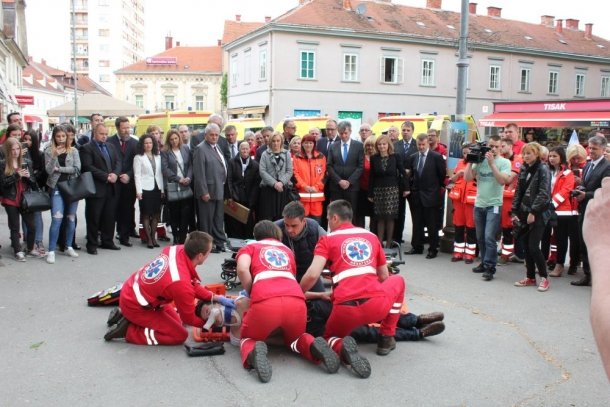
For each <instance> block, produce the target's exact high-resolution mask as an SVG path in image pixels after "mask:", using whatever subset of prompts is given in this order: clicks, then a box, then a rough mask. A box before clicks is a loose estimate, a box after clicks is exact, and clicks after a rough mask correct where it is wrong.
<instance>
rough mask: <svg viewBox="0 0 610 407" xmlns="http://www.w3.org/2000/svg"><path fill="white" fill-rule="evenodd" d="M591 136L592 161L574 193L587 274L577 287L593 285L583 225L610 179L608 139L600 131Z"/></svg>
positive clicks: (590, 152)
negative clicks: (606, 153) (604, 182)
mask: <svg viewBox="0 0 610 407" xmlns="http://www.w3.org/2000/svg"><path fill="white" fill-rule="evenodd" d="M589 136H590V137H589V156H590V157H591V161H589V163H588V164H587V165H586V167H585V168H584V170H583V177H582V184H581V185H580V186H579V187H578V188H577V189H575V190H574V191H572V196H573V197H574V198H576V200H577V201H578V202H579V211H580V215H579V218H578V225H579V228H578V230H579V233H580V241H581V245H580V247H581V258H582V269H583V272H584V273H585V276H584V277H583V278H581V279H580V280H576V281H572V282H571V284H572V285H575V286H588V285H591V268H590V266H589V255H588V252H587V246H586V245H585V243H584V241H583V235H582V225H583V221H584V218H585V212H586V210H587V205H588V203H589V201H590V200H591V199H592V198H593V195H594V194H595V191H596V190H597V189H599V188H601V186H602V180H603V179H604V178H605V177H610V162H608V160H606V159H605V158H604V150H605V149H606V146H607V145H608V141H607V140H606V137H605V136H604V134H603V133H601V132H598V131H593V132H591V133H590V134H589Z"/></svg>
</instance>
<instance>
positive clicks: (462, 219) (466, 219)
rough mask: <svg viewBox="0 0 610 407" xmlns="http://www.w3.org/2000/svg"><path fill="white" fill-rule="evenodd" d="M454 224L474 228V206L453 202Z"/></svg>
mask: <svg viewBox="0 0 610 407" xmlns="http://www.w3.org/2000/svg"><path fill="white" fill-rule="evenodd" d="M453 224H454V225H455V226H466V227H468V228H474V205H473V204H467V203H464V202H460V201H458V200H454V201H453Z"/></svg>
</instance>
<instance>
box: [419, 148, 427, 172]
mask: <svg viewBox="0 0 610 407" xmlns="http://www.w3.org/2000/svg"><path fill="white" fill-rule="evenodd" d="M425 159H426V156H425V155H424V153H419V162H418V163H417V173H418V174H419V176H421V172H422V170H423V169H424V160H425Z"/></svg>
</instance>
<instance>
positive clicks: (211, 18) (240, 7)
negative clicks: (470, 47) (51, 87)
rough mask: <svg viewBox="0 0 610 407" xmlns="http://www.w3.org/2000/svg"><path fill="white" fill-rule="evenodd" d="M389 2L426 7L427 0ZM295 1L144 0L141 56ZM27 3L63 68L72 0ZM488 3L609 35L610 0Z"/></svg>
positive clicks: (199, 41) (34, 45) (33, 35)
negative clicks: (573, 22) (574, 21)
mask: <svg viewBox="0 0 610 407" xmlns="http://www.w3.org/2000/svg"><path fill="white" fill-rule="evenodd" d="M89 1H97V0H89ZM351 1H352V5H353V7H356V6H357V5H358V4H359V3H360V1H359V0H351ZM471 1H476V0H471ZM392 2H393V3H396V4H405V5H409V6H414V7H425V6H426V0H392ZM298 3H299V1H298V0H267V1H265V0H221V1H210V0H171V1H170V2H166V1H160V0H145V12H146V15H145V19H146V32H145V54H146V55H145V56H152V55H155V54H157V53H159V52H162V51H163V49H164V44H165V40H164V39H165V36H166V35H170V36H172V37H173V39H174V43H175V41H180V43H181V45H183V46H213V45H216V43H217V40H218V39H220V38H222V30H223V24H224V21H225V20H234V19H235V15H236V14H240V15H241V19H242V21H248V22H251V21H259V22H263V21H264V19H265V16H270V17H272V18H275V17H278V16H280V15H281V14H283V13H285V12H286V11H288V10H290V9H292V8H293V7H296V6H297V5H298ZM26 4H27V7H26V24H27V29H28V51H29V55H30V56H32V57H33V58H34V59H35V60H36V61H40V60H41V59H42V58H44V59H45V60H46V61H47V63H48V64H50V65H52V66H55V67H57V68H60V69H67V68H68V67H69V63H70V46H69V39H70V30H69V17H70V16H69V7H70V0H53V2H50V1H49V0H27V2H26ZM50 4H52V5H53V6H50ZM169 5H172V6H173V7H168V6H169ZM460 5H461V0H443V1H442V9H444V10H451V11H459V10H460ZM489 6H495V7H501V8H502V17H503V18H506V19H512V20H520V21H526V22H530V23H535V24H539V23H540V16H542V15H545V14H548V15H552V16H555V18H562V19H564V20H565V19H566V18H574V19H577V20H580V23H579V27H580V29H581V30H583V29H584V25H585V23H593V35H595V36H600V37H602V38H606V39H609V40H610V24H608V23H607V18H608V17H607V16H608V15H609V12H610V2H607V1H604V0H578V1H575V0H563V1H557V0H478V6H477V12H478V14H486V13H487V7H489Z"/></svg>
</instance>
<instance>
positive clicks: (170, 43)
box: [165, 35, 174, 51]
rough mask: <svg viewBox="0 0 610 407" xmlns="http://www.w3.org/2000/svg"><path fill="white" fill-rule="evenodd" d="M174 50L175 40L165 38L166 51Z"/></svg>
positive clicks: (168, 37)
mask: <svg viewBox="0 0 610 407" xmlns="http://www.w3.org/2000/svg"><path fill="white" fill-rule="evenodd" d="M171 48H174V39H173V38H172V37H170V36H169V35H166V36H165V50H166V51H167V50H168V49H171Z"/></svg>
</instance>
